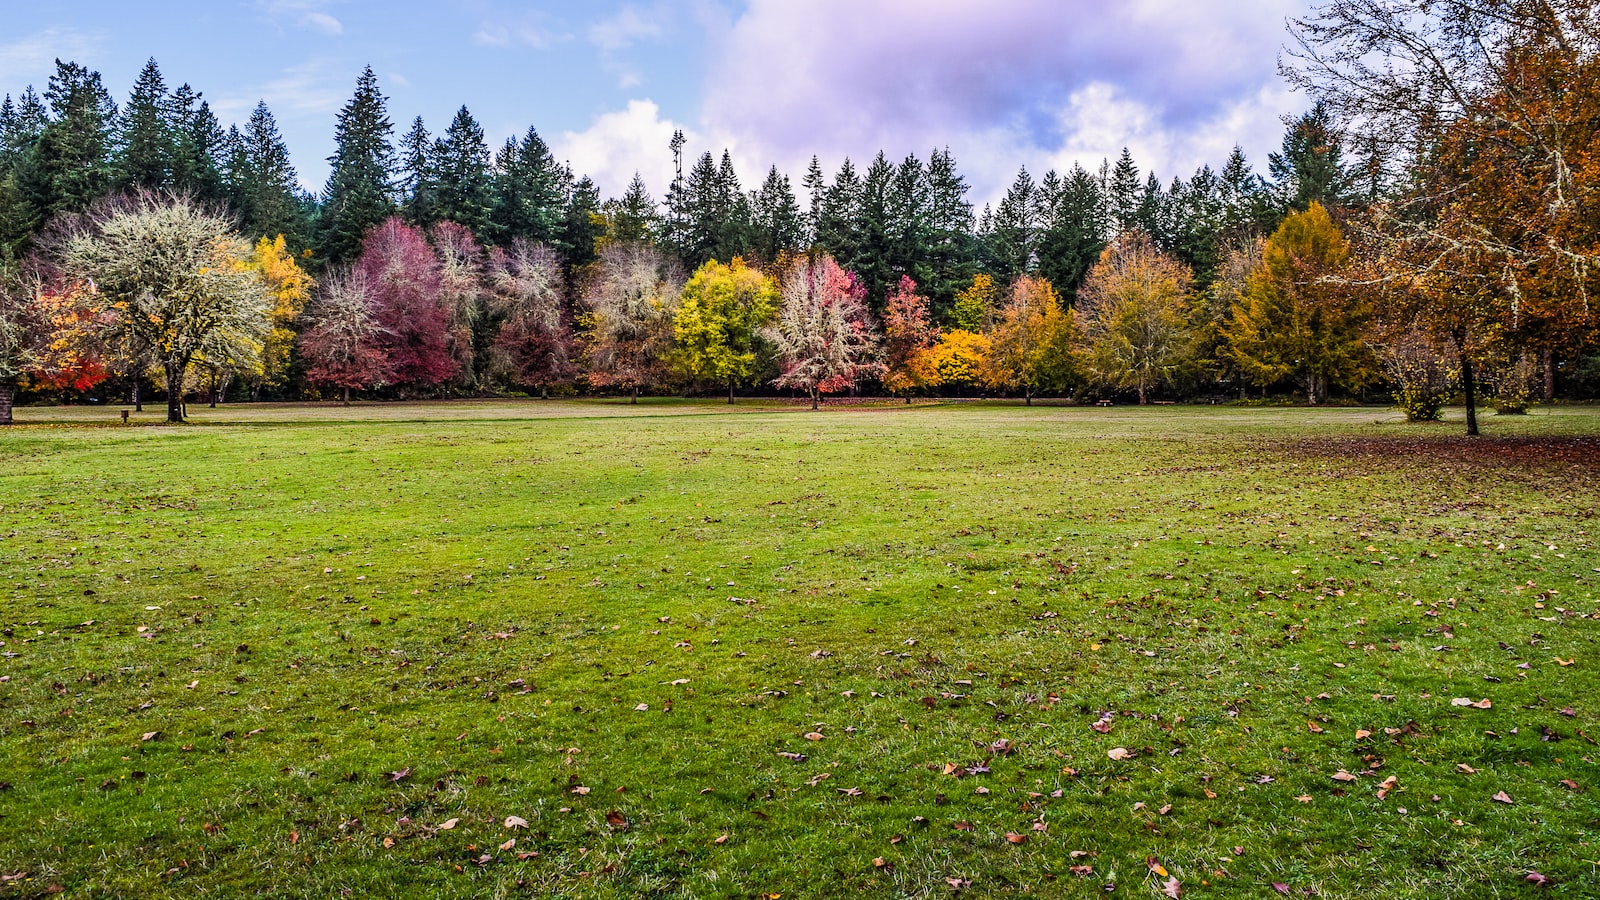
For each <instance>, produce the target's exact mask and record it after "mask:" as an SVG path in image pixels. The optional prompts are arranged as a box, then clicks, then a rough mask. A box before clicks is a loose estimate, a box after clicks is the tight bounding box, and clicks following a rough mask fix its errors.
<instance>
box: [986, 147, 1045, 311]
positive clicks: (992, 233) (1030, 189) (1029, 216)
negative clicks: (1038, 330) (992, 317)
mask: <svg viewBox="0 0 1600 900" xmlns="http://www.w3.org/2000/svg"><path fill="white" fill-rule="evenodd" d="M1037 192H1038V188H1037V187H1036V185H1035V184H1034V182H1033V176H1032V175H1029V174H1028V169H1027V167H1023V168H1022V170H1021V171H1019V172H1018V173H1017V178H1016V180H1015V181H1013V182H1012V183H1011V188H1010V189H1009V190H1007V191H1006V195H1005V197H1003V198H1001V200H1000V205H999V206H996V207H995V209H994V213H993V215H992V216H991V217H990V219H989V227H988V229H987V230H985V232H984V240H983V245H984V262H985V264H986V268H988V270H989V273H990V274H991V275H993V276H994V277H995V280H996V281H999V282H1000V283H1001V284H1010V283H1011V282H1012V281H1014V280H1015V279H1016V278H1017V276H1019V275H1026V274H1029V273H1031V272H1032V271H1033V270H1034V267H1035V265H1036V263H1037V260H1036V259H1035V258H1034V241H1035V238H1036V236H1037V231H1038V209H1037V203H1036V200H1037V198H1036V196H1035V195H1036V194H1037Z"/></svg>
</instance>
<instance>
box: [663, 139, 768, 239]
mask: <svg viewBox="0 0 1600 900" xmlns="http://www.w3.org/2000/svg"><path fill="white" fill-rule="evenodd" d="M675 200H676V202H677V203H678V206H677V208H676V209H674V210H673V213H674V218H675V219H676V220H677V222H678V229H677V231H678V233H677V235H676V243H675V246H674V247H673V249H674V250H675V251H676V252H677V254H678V257H679V258H680V259H681V260H682V261H683V264H684V267H685V268H688V269H699V268H700V266H701V265H703V264H705V263H706V262H708V261H710V260H713V259H715V260H717V261H718V262H727V261H730V260H732V259H733V257H735V256H738V255H740V254H741V253H743V252H744V249H745V246H744V245H745V243H746V240H745V233H746V231H747V230H748V227H749V225H748V223H749V218H750V207H749V201H748V199H747V198H746V197H745V196H744V192H743V190H742V189H741V188H740V187H739V176H738V175H737V174H736V173H735V172H734V169H733V157H732V156H731V155H730V154H729V153H728V152H727V151H726V150H724V151H723V153H722V162H721V164H720V165H719V164H717V163H715V162H713V160H712V157H711V154H710V152H706V153H704V154H702V155H701V156H700V159H699V160H698V161H696V162H695V164H694V168H692V169H690V170H689V176H688V178H686V179H685V180H684V182H683V187H682V190H681V191H678V192H677V193H676V195H675Z"/></svg>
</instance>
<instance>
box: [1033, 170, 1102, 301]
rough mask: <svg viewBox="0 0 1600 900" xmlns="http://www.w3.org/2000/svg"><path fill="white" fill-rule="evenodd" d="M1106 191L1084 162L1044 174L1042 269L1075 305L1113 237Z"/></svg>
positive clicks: (1046, 277) (1040, 253) (1041, 212)
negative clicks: (1063, 173)
mask: <svg viewBox="0 0 1600 900" xmlns="http://www.w3.org/2000/svg"><path fill="white" fill-rule="evenodd" d="M1108 231H1109V228H1108V217H1107V213H1106V205H1105V192H1104V191H1103V190H1101V186H1100V182H1099V180H1098V179H1097V178H1095V176H1094V175H1092V174H1090V173H1089V172H1088V170H1086V169H1084V168H1083V166H1081V165H1077V164H1074V165H1073V167H1072V171H1070V172H1068V173H1067V176H1066V177H1065V178H1061V177H1059V176H1057V175H1056V174H1055V173H1054V172H1050V173H1048V174H1046V175H1045V178H1044V182H1043V184H1042V185H1041V187H1040V190H1039V240H1038V245H1037V246H1038V250H1037V251H1036V252H1037V255H1038V258H1039V274H1040V276H1042V277H1043V278H1044V279H1045V280H1047V281H1049V282H1050V283H1051V284H1052V285H1054V286H1055V288H1056V290H1057V291H1058V292H1059V293H1060V294H1061V296H1062V298H1063V299H1064V300H1065V302H1066V303H1067V304H1068V305H1069V306H1070V305H1071V304H1072V301H1073V300H1074V299H1075V298H1076V297H1077V294H1078V287H1079V286H1080V285H1082V284H1083V279H1084V276H1085V275H1087V274H1088V272H1089V268H1090V267H1091V266H1093V265H1094V263H1095V260H1097V259H1099V258H1100V251H1101V250H1103V249H1104V248H1105V245H1106V240H1107V237H1108V234H1107V233H1108Z"/></svg>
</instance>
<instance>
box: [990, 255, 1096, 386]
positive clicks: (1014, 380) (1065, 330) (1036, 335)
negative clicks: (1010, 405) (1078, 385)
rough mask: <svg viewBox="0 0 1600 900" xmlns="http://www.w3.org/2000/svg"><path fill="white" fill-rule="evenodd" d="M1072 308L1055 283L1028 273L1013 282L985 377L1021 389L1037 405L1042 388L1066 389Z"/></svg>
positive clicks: (1072, 331) (1070, 374)
mask: <svg viewBox="0 0 1600 900" xmlns="http://www.w3.org/2000/svg"><path fill="white" fill-rule="evenodd" d="M1074 336H1075V328H1074V326H1073V320H1072V313H1071V312H1069V311H1067V310H1065V309H1063V308H1062V305H1061V297H1060V296H1059V295H1058V294H1056V290H1055V288H1054V287H1052V286H1051V285H1050V282H1048V281H1045V280H1044V279H1043V278H1036V277H1033V276H1027V275H1024V276H1023V277H1021V278H1018V279H1017V280H1016V282H1015V283H1014V284H1013V285H1012V286H1011V292H1010V294H1009V295H1008V296H1007V298H1006V302H1005V305H1004V306H1002V307H1001V309H1000V312H999V314H998V316H997V317H996V321H995V325H994V328H993V329H992V330H991V331H990V332H989V335H988V338H989V353H988V356H987V358H986V359H985V364H984V373H983V375H984V381H985V382H986V383H988V384H989V385H990V386H992V387H995V388H999V389H1000V390H1004V391H1021V392H1022V396H1023V402H1024V403H1026V404H1027V405H1029V406H1032V405H1033V395H1034V393H1035V392H1036V391H1039V390H1041V389H1043V390H1051V389H1061V388H1065V387H1066V386H1067V385H1068V384H1069V383H1070V382H1071V381H1072V378H1073V369H1074V365H1073V340H1074Z"/></svg>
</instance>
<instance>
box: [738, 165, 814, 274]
mask: <svg viewBox="0 0 1600 900" xmlns="http://www.w3.org/2000/svg"><path fill="white" fill-rule="evenodd" d="M750 207H751V212H750V227H751V242H750V246H751V250H752V251H754V254H755V256H756V257H758V258H759V259H761V260H763V261H765V262H772V261H773V260H776V259H777V258H778V256H779V255H780V254H783V253H786V252H787V253H793V252H796V251H799V250H800V249H801V247H802V246H803V244H804V242H805V235H806V222H805V216H804V215H802V214H801V212H800V204H799V202H798V201H796V200H795V196H794V191H793V190H791V189H790V188H789V177H788V176H787V175H782V174H779V172H778V167H777V166H773V167H772V168H771V169H769V170H768V171H767V180H766V181H764V182H762V183H761V190H759V191H757V192H755V195H754V196H753V197H752V198H751V202H750Z"/></svg>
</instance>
